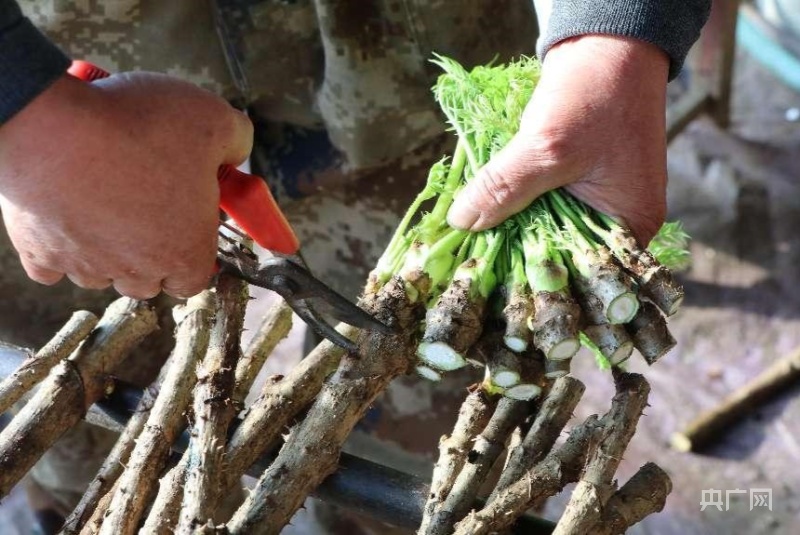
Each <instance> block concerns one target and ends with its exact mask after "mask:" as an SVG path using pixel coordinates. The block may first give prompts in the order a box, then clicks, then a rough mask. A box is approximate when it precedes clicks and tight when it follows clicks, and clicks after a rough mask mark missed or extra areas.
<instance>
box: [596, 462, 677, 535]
mask: <svg viewBox="0 0 800 535" xmlns="http://www.w3.org/2000/svg"><path fill="white" fill-rule="evenodd" d="M670 492H672V481H671V480H670V478H669V476H668V475H667V473H666V472H664V470H662V469H661V468H659V467H658V465H656V464H655V463H647V464H645V465H644V466H642V467H641V468H639V470H638V471H637V472H636V473H635V474H634V475H633V477H631V478H630V479H629V480H628V481H627V483H625V484H624V485H623V486H622V488H621V489H619V490H618V491H617V492H616V493H615V494H614V495H613V496H612V497H611V498H610V499H609V500H608V503H606V506H605V509H604V510H603V516H602V518H601V519H600V521H599V522H598V523H597V525H596V526H594V527H593V528H592V530H591V533H592V534H593V535H618V534H619V533H625V532H626V531H627V530H628V528H630V527H631V526H633V525H634V524H637V523H639V522H641V521H642V520H643V519H644V518H645V517H647V516H648V515H651V514H653V513H658V512H660V511H661V510H662V509H664V505H665V504H666V503H667V496H669V493H670Z"/></svg>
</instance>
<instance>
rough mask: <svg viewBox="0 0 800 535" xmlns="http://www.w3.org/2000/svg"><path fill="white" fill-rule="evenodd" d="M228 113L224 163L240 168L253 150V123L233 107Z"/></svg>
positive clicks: (226, 117)
mask: <svg viewBox="0 0 800 535" xmlns="http://www.w3.org/2000/svg"><path fill="white" fill-rule="evenodd" d="M226 111H227V114H226V115H225V117H224V120H225V121H226V125H225V126H226V127H227V128H225V129H224V130H223V132H224V133H225V135H224V147H223V155H222V158H223V161H222V163H224V164H230V165H233V166H238V165H240V164H241V163H242V162H244V161H245V160H247V158H248V157H249V156H250V152H251V151H252V150H253V123H252V122H251V121H250V119H249V118H248V117H247V115H245V114H244V113H243V112H240V111H239V110H237V109H235V108H233V107H230V108H229V109H228V110H226Z"/></svg>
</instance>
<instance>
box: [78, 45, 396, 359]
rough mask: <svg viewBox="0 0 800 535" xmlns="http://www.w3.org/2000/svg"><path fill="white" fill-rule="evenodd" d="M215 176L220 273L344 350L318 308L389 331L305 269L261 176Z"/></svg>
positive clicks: (81, 70)
mask: <svg viewBox="0 0 800 535" xmlns="http://www.w3.org/2000/svg"><path fill="white" fill-rule="evenodd" d="M67 72H68V73H69V74H70V75H72V76H74V77H75V78H78V79H80V80H84V81H87V82H91V81H93V80H99V79H101V78H107V77H108V76H110V74H109V73H108V72H106V71H105V70H103V69H101V68H99V67H97V66H95V65H93V64H91V63H89V62H86V61H80V60H75V61H73V62H72V65H71V66H70V68H69V70H68V71H67ZM217 179H218V181H219V189H220V203H219V205H220V208H221V209H222V211H223V212H225V213H226V214H227V215H228V216H229V217H230V218H231V219H232V220H233V221H234V222H235V223H236V225H237V226H238V228H237V227H235V226H233V225H230V224H228V223H225V222H222V221H221V222H220V225H221V227H223V228H225V229H227V230H228V231H229V232H222V231H221V232H220V245H219V247H218V250H217V263H218V265H219V269H220V271H221V272H227V273H231V274H233V275H235V276H237V277H239V278H241V279H243V280H245V281H247V282H249V283H250V284H253V285H254V286H259V287H261V288H267V289H269V290H272V291H274V292H276V293H278V294H279V295H280V296H281V297H283V299H284V300H285V301H286V303H287V304H288V305H289V306H290V307H291V308H292V310H294V312H295V313H296V314H297V315H298V316H300V318H302V319H303V321H305V322H306V323H307V324H308V325H309V326H310V327H311V328H312V329H313V330H314V331H315V332H316V333H317V334H319V335H320V336H323V337H325V338H327V339H328V340H330V341H331V342H333V343H334V344H336V345H338V346H340V347H342V348H344V349H346V350H348V351H354V350H355V345H354V344H353V342H351V341H350V340H349V339H347V338H346V337H345V336H343V335H341V334H340V333H339V332H337V331H336V329H335V328H334V327H333V326H332V325H331V324H329V323H328V322H327V321H325V320H324V319H323V318H322V317H321V316H320V314H319V310H322V311H324V312H325V313H327V314H328V315H329V316H331V317H333V318H335V319H336V320H339V321H342V322H344V323H347V324H349V325H352V326H354V327H358V328H361V329H366V330H371V331H379V332H383V333H389V332H391V331H390V329H389V327H387V326H386V325H384V324H383V323H382V322H380V321H379V320H377V319H376V318H374V317H373V316H371V315H370V314H368V313H367V312H365V311H364V310H362V309H361V308H359V307H358V306H356V305H355V304H353V303H351V302H350V301H349V300H347V299H346V298H345V297H343V296H342V295H341V294H339V293H337V292H336V291H334V290H333V289H331V288H330V287H328V286H327V285H325V284H324V283H323V282H321V281H320V280H319V279H317V278H315V277H314V276H313V275H312V274H311V273H310V271H309V270H308V267H307V266H306V263H305V261H304V260H303V258H302V256H301V255H300V242H299V240H298V239H297V236H296V235H295V233H294V230H293V229H292V227H291V226H290V225H289V222H288V221H287V220H286V216H284V214H283V212H282V211H281V209H280V207H279V206H278V203H277V202H276V201H275V198H274V197H273V196H272V193H271V192H270V190H269V187H268V186H267V184H266V182H265V181H264V180H263V179H262V178H260V177H257V176H255V175H251V174H248V173H244V172H242V171H240V170H238V169H236V168H235V167H233V166H232V165H223V166H221V167H220V168H219V172H218V174H217ZM240 229H241V230H240ZM240 238H241V239H240ZM247 238H252V240H253V241H254V242H255V243H257V244H258V245H260V246H261V247H263V248H265V249H267V250H268V251H270V252H271V253H273V255H272V256H271V257H270V258H267V259H264V260H260V259H259V258H258V255H256V253H255V252H254V251H253V250H252V249H250V248H249V247H248V246H247V245H246V244H245V243H244V242H243V241H242V239H247Z"/></svg>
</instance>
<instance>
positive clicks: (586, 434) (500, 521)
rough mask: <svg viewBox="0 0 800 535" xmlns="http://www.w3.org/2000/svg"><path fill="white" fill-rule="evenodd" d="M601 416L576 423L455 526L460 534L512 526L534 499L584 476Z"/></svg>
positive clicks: (479, 533)
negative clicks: (542, 455) (558, 443)
mask: <svg viewBox="0 0 800 535" xmlns="http://www.w3.org/2000/svg"><path fill="white" fill-rule="evenodd" d="M603 429H604V428H603V424H602V423H600V421H599V419H598V418H597V416H590V417H589V418H587V419H586V421H584V422H583V423H581V424H580V425H578V426H576V427H574V428H573V429H572V432H571V433H570V435H569V438H567V440H566V442H564V444H563V445H561V446H560V447H559V448H556V449H554V450H553V451H551V452H550V453H549V454H548V455H547V457H545V458H544V459H543V460H542V461H541V462H540V463H539V464H537V465H536V466H534V467H533V468H531V469H530V470H528V471H527V472H526V473H525V474H524V475H523V476H522V477H521V478H520V479H519V480H517V481H516V482H515V483H514V484H513V485H510V486H508V487H507V488H506V489H505V490H504V491H502V492H500V493H499V494H498V495H497V497H496V498H495V499H494V500H492V501H491V502H490V503H488V504H487V505H486V506H485V507H484V508H483V509H481V510H480V511H477V512H473V513H470V514H469V515H467V517H466V518H464V519H463V520H461V521H460V522H459V523H458V524H456V527H455V534H456V535H489V534H490V533H497V532H502V531H503V530H505V529H506V528H509V527H511V525H512V524H513V523H514V521H515V520H516V519H517V518H518V517H520V516H521V515H522V514H524V513H525V511H526V510H527V509H528V507H529V506H530V504H531V503H533V502H535V501H538V500H540V499H542V498H547V497H549V496H552V495H554V494H556V493H557V492H559V491H560V490H561V489H563V488H564V487H565V486H566V485H568V484H569V483H573V482H575V481H577V480H578V478H579V477H580V474H581V471H582V470H583V466H584V463H585V461H586V458H587V457H588V456H589V455H590V454H591V452H592V451H593V450H594V449H595V448H596V447H597V444H598V442H599V440H600V438H601V434H602V432H603Z"/></svg>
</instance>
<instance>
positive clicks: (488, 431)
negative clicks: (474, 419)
mask: <svg viewBox="0 0 800 535" xmlns="http://www.w3.org/2000/svg"><path fill="white" fill-rule="evenodd" d="M530 407H531V404H530V403H529V402H527V401H517V400H515V399H510V398H503V399H501V400H500V402H499V403H498V404H497V409H496V410H495V411H494V414H493V415H492V418H491V420H489V423H488V424H486V428H485V429H484V430H483V431H482V432H481V434H480V435H478V437H477V438H476V439H475V445H474V446H473V448H472V451H470V452H469V455H468V456H467V460H466V462H465V463H464V466H463V468H462V469H461V472H460V473H459V474H458V477H457V478H456V481H455V483H453V488H452V489H451V490H450V493H449V494H448V496H447V498H446V499H445V501H444V504H443V506H442V508H441V509H440V510H439V511H438V512H437V513H436V515H434V518H433V521H432V522H431V525H432V529H431V533H434V534H436V535H446V534H449V533H452V531H453V525H454V524H455V523H456V521H457V520H459V519H461V518H463V517H464V515H466V514H467V512H468V511H469V509H470V507H471V506H472V504H473V503H474V502H475V499H476V498H477V497H478V491H479V490H480V488H481V485H483V482H484V481H485V479H486V476H487V475H488V474H489V471H490V470H491V469H492V467H493V466H494V463H495V462H496V461H497V459H498V458H499V457H500V454H501V453H503V450H504V449H505V445H506V442H507V441H508V438H509V435H510V434H511V432H512V431H513V430H514V428H515V427H517V426H518V425H519V424H521V423H522V421H523V420H524V419H525V417H526V416H527V415H528V413H529V411H530Z"/></svg>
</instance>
